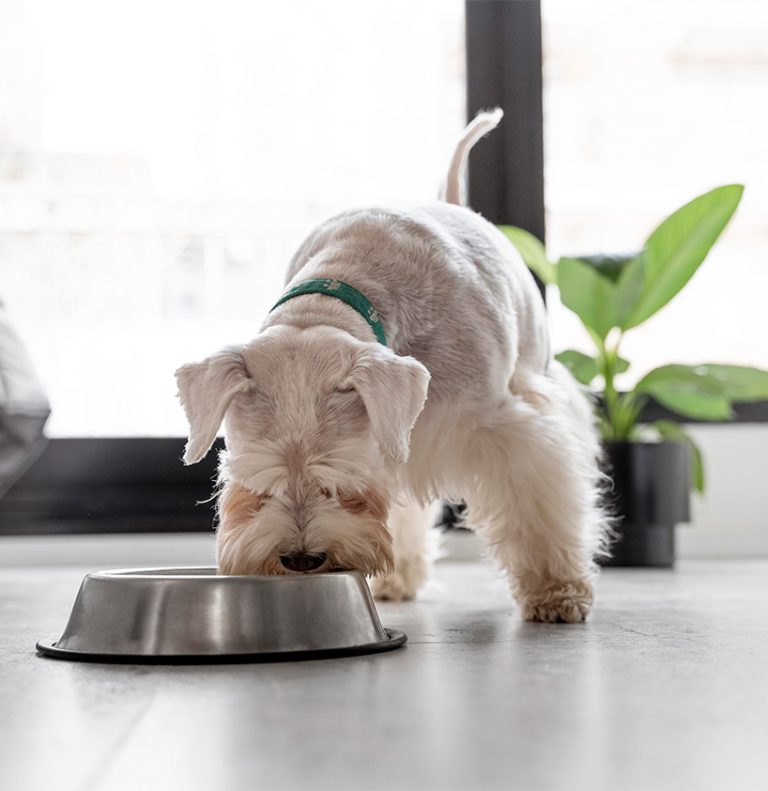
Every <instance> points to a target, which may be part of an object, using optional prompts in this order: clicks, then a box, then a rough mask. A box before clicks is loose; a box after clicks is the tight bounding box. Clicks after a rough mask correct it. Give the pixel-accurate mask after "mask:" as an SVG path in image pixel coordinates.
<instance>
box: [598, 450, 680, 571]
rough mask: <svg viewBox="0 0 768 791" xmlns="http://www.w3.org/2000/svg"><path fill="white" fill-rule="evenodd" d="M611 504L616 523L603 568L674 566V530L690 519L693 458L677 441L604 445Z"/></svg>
mask: <svg viewBox="0 0 768 791" xmlns="http://www.w3.org/2000/svg"><path fill="white" fill-rule="evenodd" d="M604 448H605V462H604V468H605V471H606V472H607V473H608V475H610V477H611V479H612V480H613V490H612V491H611V492H609V493H608V495H607V500H608V505H609V507H610V509H611V511H612V512H613V513H614V514H615V515H616V517H617V520H616V523H615V525H614V530H615V532H616V534H617V537H616V541H615V542H614V544H613V548H612V556H611V558H609V559H605V560H602V561H601V564H602V565H604V566H660V567H667V568H668V567H671V566H673V565H674V563H675V525H676V524H678V523H679V522H687V521H688V520H689V518H690V485H691V484H690V459H689V455H688V454H689V450H688V446H687V445H683V444H682V443H679V442H657V443H652V442H606V443H605V445H604Z"/></svg>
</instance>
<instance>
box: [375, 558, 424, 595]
mask: <svg viewBox="0 0 768 791" xmlns="http://www.w3.org/2000/svg"><path fill="white" fill-rule="evenodd" d="M426 578H427V565H426V563H407V564H398V568H397V569H396V570H395V571H394V572H393V573H392V574H387V575H386V576H385V577H374V578H373V579H372V580H371V591H372V592H373V595H374V597H375V598H377V599H382V600H385V601H408V600H409V599H413V598H415V596H416V593H417V592H418V590H419V588H420V587H421V586H422V585H423V584H424V581H425V580H426Z"/></svg>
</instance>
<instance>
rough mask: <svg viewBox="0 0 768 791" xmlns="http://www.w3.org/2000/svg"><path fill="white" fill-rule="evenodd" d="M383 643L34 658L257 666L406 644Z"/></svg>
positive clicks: (401, 640) (42, 648) (391, 637)
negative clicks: (287, 649)
mask: <svg viewBox="0 0 768 791" xmlns="http://www.w3.org/2000/svg"><path fill="white" fill-rule="evenodd" d="M384 631H385V632H386V634H387V639H386V640H379V641H378V642H375V643H367V644H365V645H351V646H343V647H339V648H317V649H313V650H308V649H302V650H298V651H268V652H257V653H253V652H251V653H236V654H106V653H92V652H89V651H74V650H72V649H69V648H58V647H57V642H56V641H54V642H45V641H43V640H40V641H39V642H38V643H37V645H36V646H35V648H36V649H37V653H38V656H42V657H47V658H50V659H66V660H70V661H77V662H101V663H106V664H123V665H223V664H236V663H243V664H244V663H260V662H281V661H282V662H299V661H306V660H310V659H336V658H339V657H345V656H359V655H361V654H377V653H384V652H385V651H393V650H394V649H396V648H400V647H401V646H403V645H405V643H406V642H407V641H408V636H407V635H406V634H405V632H401V631H400V630H399V629H387V628H386V627H384Z"/></svg>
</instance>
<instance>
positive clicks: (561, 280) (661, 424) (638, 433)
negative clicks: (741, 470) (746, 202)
mask: <svg viewBox="0 0 768 791" xmlns="http://www.w3.org/2000/svg"><path fill="white" fill-rule="evenodd" d="M743 189H744V188H743V187H742V186H741V185H739V184H731V185H727V186H724V187H718V188H717V189H714V190H712V191H711V192H707V193H705V194H704V195H700V196H699V197H698V198H695V199H694V200H692V201H691V202H690V203H687V204H686V205H685V206H683V207H682V208H680V209H678V210H677V211H676V212H674V213H673V214H671V215H670V216H669V217H667V219H665V220H664V221H663V222H662V223H661V224H660V225H659V226H658V228H656V230H655V231H654V232H653V233H652V234H651V235H650V236H649V237H648V239H647V240H646V242H645V244H644V245H643V249H642V250H641V251H640V252H639V253H637V254H636V255H630V256H610V255H597V256H587V257H563V258H560V259H559V261H557V262H556V263H555V262H553V261H550V260H549V258H548V257H547V254H546V251H545V249H544V247H543V245H542V244H541V242H540V241H539V240H538V239H537V238H536V237H535V236H533V235H531V234H530V233H528V232H527V231H524V230H523V229H521V228H516V227H514V226H500V228H501V230H502V231H503V232H504V233H505V234H506V236H507V237H508V238H509V240H510V241H511V242H512V243H513V244H514V245H515V246H516V247H517V249H518V250H519V252H520V254H521V255H522V257H523V259H524V260H525V262H526V263H527V264H528V266H529V267H530V268H531V269H532V270H533V272H534V273H535V274H536V275H537V276H538V277H539V278H540V279H541V280H542V281H543V282H544V283H545V284H548V285H555V286H557V288H558V289H559V291H560V299H561V300H562V302H563V304H564V305H566V307H568V308H570V309H571V310H572V311H573V312H574V313H576V315H577V316H578V317H579V319H580V320H581V322H582V324H583V325H584V327H585V328H586V330H587V332H588V333H589V336H590V338H591V339H592V341H593V343H594V345H595V353H594V354H593V355H591V356H590V355H589V354H584V353H583V352H580V351H576V350H574V349H568V350H566V351H563V352H561V353H560V354H558V355H556V357H557V359H558V360H559V361H560V362H561V363H563V364H564V365H565V366H567V367H568V368H569V369H570V371H571V373H572V374H573V375H574V376H575V377H576V378H577V379H578V380H579V381H580V382H581V383H582V384H584V385H593V387H594V384H593V383H594V382H595V380H598V382H600V381H601V382H602V392H600V388H599V386H598V387H597V388H595V389H596V390H597V392H599V393H600V394H601V395H602V399H601V400H600V403H599V406H598V418H599V423H600V429H601V432H602V435H603V438H604V439H605V440H626V441H639V440H643V439H661V440H672V441H678V442H685V443H687V444H689V445H690V447H691V449H692V451H693V452H692V454H691V457H692V462H693V476H692V477H693V483H694V486H695V488H696V489H697V490H698V491H703V490H704V469H703V464H702V459H701V453H700V451H699V449H698V448H697V447H696V444H695V443H694V442H693V440H692V439H691V437H690V436H689V435H688V433H687V432H686V431H685V430H684V429H683V428H682V427H681V426H680V425H679V424H678V423H674V422H671V421H664V420H661V421H656V422H654V423H649V424H643V423H641V422H640V416H641V414H642V410H643V407H644V406H645V404H646V403H647V401H648V400H649V399H650V398H654V399H656V401H658V402H659V403H661V404H663V405H664V406H666V407H668V408H670V409H671V410H673V411H674V412H676V413H677V414H679V415H682V416H683V417H691V418H696V419H699V420H726V419H728V418H730V417H732V415H733V407H732V405H733V403H735V402H746V401H759V400H764V399H768V371H764V370H760V369H757V368H749V367H743V366H737V365H720V364H713V363H705V364H702V365H663V366H661V367H660V368H656V369H654V370H652V371H649V372H648V373H646V374H645V376H643V377H642V378H641V379H640V380H639V381H638V382H637V384H636V385H635V386H634V387H633V388H632V389H630V390H627V391H625V392H620V391H619V390H618V389H617V387H616V381H615V380H616V376H617V375H618V374H621V373H623V372H624V371H626V370H627V369H628V368H629V365H630V364H629V361H628V360H626V359H624V358H623V357H622V356H621V355H620V347H621V343H622V340H623V339H624V336H625V334H626V333H627V332H628V331H629V330H631V329H634V328H635V327H637V326H639V325H640V324H642V323H643V322H644V321H646V320H647V319H649V318H650V317H651V316H653V315H654V314H655V313H656V312H657V311H659V310H660V309H661V308H663V307H664V306H665V305H666V304H667V303H668V302H669V301H670V300H671V299H672V298H673V297H674V296H675V295H676V294H678V293H679V291H680V290H681V289H682V288H683V287H684V286H685V284H686V283H687V282H688V281H689V280H690V279H691V277H692V276H693V274H694V273H695V272H696V270H697V269H698V268H699V266H700V265H701V263H702V262H703V261H704V259H705V258H706V256H707V253H709V251H710V249H711V248H712V246H713V245H714V243H715V242H716V241H717V239H718V237H719V236H720V234H721V233H722V231H723V229H724V228H725V226H726V225H727V224H728V221H729V220H730V219H731V216H732V215H733V213H734V212H735V211H736V207H737V206H738V205H739V201H740V200H741V195H742V192H743Z"/></svg>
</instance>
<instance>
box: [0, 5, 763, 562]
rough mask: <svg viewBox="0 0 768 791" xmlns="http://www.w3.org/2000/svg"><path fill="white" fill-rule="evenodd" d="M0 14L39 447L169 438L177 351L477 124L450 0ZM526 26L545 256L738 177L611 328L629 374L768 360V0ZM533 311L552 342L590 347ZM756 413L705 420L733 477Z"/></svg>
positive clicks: (20, 306) (575, 330)
mask: <svg viewBox="0 0 768 791" xmlns="http://www.w3.org/2000/svg"><path fill="white" fill-rule="evenodd" d="M469 5H471V3H470V4H469ZM0 9H1V12H2V24H0V301H2V302H3V303H4V305H5V308H6V310H7V311H8V315H9V317H10V319H11V321H12V322H13V324H14V326H15V328H16V330H17V331H18V333H19V334H20V336H21V338H22V339H23V342H24V344H25V345H26V347H27V350H28V352H29V354H30V356H31V358H32V360H33V361H34V364H35V367H36V369H37V372H38V375H39V377H40V380H41V382H42V384H43V386H44V389H45V391H46V392H47V394H48V397H49V399H50V404H51V416H50V418H49V420H48V423H47V428H46V431H47V434H48V436H49V437H51V438H54V439H55V438H73V437H111V438H115V437H182V436H183V435H184V434H185V432H186V424H185V421H184V418H183V414H182V412H181V409H180V408H179V406H178V403H177V400H176V398H175V382H174V378H173V371H174V369H175V368H176V367H178V366H179V365H180V364H182V363H184V362H187V361H190V360H195V359H201V358H203V357H205V356H207V355H208V354H209V353H211V352H213V351H214V350H216V349H217V348H219V347H221V346H222V345H225V344H229V343H239V342H243V341H245V340H247V339H248V338H250V337H252V336H253V335H254V334H255V333H256V332H257V330H258V328H259V326H260V323H261V321H262V319H263V317H264V315H265V313H266V312H267V310H268V309H269V307H270V306H271V305H272V304H273V302H274V300H275V297H276V296H277V295H278V294H279V292H280V290H281V286H282V282H283V272H284V269H285V267H286V264H287V262H288V260H289V258H290V256H291V254H292V252H293V250H294V249H295V248H296V247H297V245H298V244H299V243H300V241H301V240H302V239H303V237H304V236H305V235H306V234H307V233H308V231H309V230H310V229H311V228H312V227H313V225H315V224H316V223H318V222H320V221H321V220H323V219H324V218H326V217H327V216H329V215H331V214H333V213H334V212H338V211H340V210H343V209H346V208H350V207H355V206H361V205H366V204H385V203H418V202H421V201H428V200H432V199H433V198H435V197H436V194H437V190H438V187H439V185H440V182H441V180H442V179H443V177H444V173H445V170H446V167H447V161H448V157H449V155H450V152H451V149H452V145H453V142H454V140H455V139H456V137H457V135H458V134H459V132H460V130H461V128H462V127H463V125H464V123H465V121H466V116H467V51H466V47H465V3H464V2H462V1H461V0H418V1H417V2H413V1H406V0H387V1H386V2H380V1H379V0H368V2H365V3H359V2H351V0H350V1H345V0H328V1H327V2H324V3H309V2H302V3H270V4H262V3H242V2H232V0H216V2H213V0H196V1H195V2H184V3H181V2H175V1H173V0H168V1H167V2H163V3H157V2H154V1H153V2H149V0H136V2H133V3H131V4H130V5H120V4H112V3H104V2H96V1H95V0H70V2H67V3H60V2H56V0H0ZM541 36H542V62H543V90H542V105H543V119H544V207H545V219H546V243H547V249H548V250H549V251H550V253H551V255H552V256H554V257H556V256H558V255H560V254H579V253H593V252H631V251H633V250H636V249H638V248H639V247H640V246H641V245H642V242H643V241H644V239H645V238H646V237H647V235H648V234H649V232H650V231H651V230H652V229H653V228H654V227H655V225H656V224H657V223H658V222H659V221H660V219H661V218H663V217H665V216H666V215H668V214H669V213H670V212H671V211H672V210H674V209H675V208H677V207H678V206H680V205H682V204H683V203H685V202H686V201H687V200H690V199H691V198H692V197H694V196H695V195H698V194H700V193H702V192H704V191H706V190H708V189H710V188H711V187H713V186H715V185H717V184H724V183H731V182H740V183H744V184H745V185H746V191H745V195H744V199H743V202H742V204H741V207H740V209H739V211H738V213H737V214H736V216H735V218H734V221H733V223H732V224H731V225H730V226H729V228H728V229H727V230H726V233H725V234H724V236H723V238H722V239H721V241H720V242H719V244H718V245H717V246H716V248H715V249H714V250H713V252H712V254H711V256H710V258H709V259H708V260H707V262H706V263H705V265H704V266H703V267H702V269H701V271H700V272H699V273H698V274H697V275H696V277H695V278H694V280H693V281H692V282H691V284H690V286H689V287H688V288H686V290H685V291H684V292H683V293H682V294H681V295H680V297H679V298H678V299H677V300H676V301H675V303H674V306H673V307H670V308H668V309H666V310H664V311H662V312H661V314H660V315H658V316H657V317H655V318H653V319H652V320H651V321H649V322H648V323H647V325H644V326H643V327H642V328H641V331H638V332H637V333H635V334H634V336H630V337H629V338H628V339H627V342H626V345H625V351H626V354H627V356H628V357H630V359H632V361H633V367H632V368H631V369H630V371H629V372H628V373H627V374H626V375H625V382H626V383H629V382H631V381H633V380H634V379H636V378H638V377H639V376H641V375H642V373H643V372H644V371H646V370H648V369H649V368H651V367H653V366H655V365H659V364H662V363H665V362H670V361H675V362H689V363H692V362H696V361H699V360H702V359H708V360H718V359H720V360H723V361H727V362H731V363H738V364H745V365H756V366H763V367H766V366H767V365H768V311H767V310H766V304H765V299H766V297H765V295H766V294H767V293H768V266H767V265H766V263H767V262H766V260H765V259H766V250H768V153H767V152H766V145H765V141H766V133H767V132H768V102H766V101H765V96H766V86H768V13H767V12H766V7H765V4H764V2H762V1H761V0H732V1H731V2H729V3H700V2H694V1H693V0H675V2H672V3H670V2H664V1H663V0H648V2H643V3H637V2H629V1H627V0H580V1H579V2H578V3H573V2H571V1H570V0H542V2H541ZM506 112H507V117H506V119H505V121H504V123H505V124H514V123H515V118H514V113H515V108H514V107H512V108H509V107H507V108H506ZM549 309H550V316H551V327H552V332H553V337H554V347H555V349H556V350H559V349H563V348H566V347H573V348H585V350H586V349H587V348H588V347H587V346H586V345H585V342H586V338H584V337H583V336H582V329H581V326H580V324H579V323H578V322H577V320H576V318H575V317H574V316H573V314H571V313H570V312H568V311H567V310H565V309H564V308H562V307H561V306H560V305H559V304H558V301H557V298H556V295H555V294H552V295H551V297H550V299H549ZM756 430H757V429H755V428H754V427H751V428H748V429H745V427H743V426H741V427H739V426H730V427H728V428H727V431H728V432H730V433H729V434H727V435H725V434H722V433H717V432H718V428H712V427H708V428H706V429H701V431H704V432H705V435H704V436H703V439H702V441H703V442H704V444H705V445H707V444H709V445H713V446H717V448H720V450H717V452H716V453H715V454H714V455H713V457H712V462H711V463H712V464H713V465H714V466H715V467H716V468H717V467H718V465H719V466H721V467H722V468H723V474H724V475H726V476H727V475H728V468H729V467H730V466H731V465H730V463H729V460H728V457H729V454H731V453H732V452H734V451H732V450H729V449H732V442H733V437H735V436H738V432H739V431H741V432H742V433H744V432H745V431H749V432H750V436H751V437H753V438H754V437H755V436H756V435H755V434H754V431H756ZM760 430H764V429H762V427H761V428H760ZM707 431H708V432H710V433H709V434H706V432H707ZM734 432H736V433H735V434H734ZM761 436H762V435H761ZM700 439H701V437H700ZM745 441H747V442H749V441H751V440H750V439H749V438H747V439H746V440H745ZM759 442H760V443H763V442H764V440H763V439H760V440H759ZM756 447H757V446H756ZM759 447H763V445H762V444H760V445H759ZM749 453H752V456H750V458H752V459H754V458H755V457H754V453H753V452H752V451H749ZM715 480H717V476H716V475H715V476H713V481H715ZM720 480H721V481H722V480H723V478H722V477H720ZM726 480H730V479H729V478H727V477H726ZM717 485H718V484H713V486H714V487H716V486H717ZM727 489H728V491H731V489H732V486H731V484H730V483H729V484H728V487H727ZM717 491H718V490H717V488H714V489H713V495H712V496H716V492H717ZM723 491H724V492H725V489H723ZM738 499H743V498H742V497H741V495H739V498H738ZM727 506H728V502H726V504H725V505H724V506H723V508H726V507H727ZM697 507H698V506H697ZM756 507H757V506H750V507H749V509H748V511H749V513H750V514H751V516H750V517H749V518H754V512H755V508H756ZM721 513H722V512H721V511H719V510H718V511H717V516H716V517H715V516H713V517H712V520H715V519H718V520H721ZM760 520H761V521H760V523H759V524H757V523H755V525H756V528H757V527H760V526H761V525H762V526H764V525H765V520H764V518H762V517H760ZM705 521H706V517H705ZM755 535H758V534H757V533H755ZM755 540H758V543H759V541H762V540H763V539H762V538H760V539H755ZM750 541H752V539H749V540H747V544H745V546H748V547H753V544H751V543H750ZM761 546H762V544H761ZM765 549H766V551H768V544H766V546H765Z"/></svg>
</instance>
